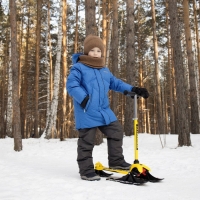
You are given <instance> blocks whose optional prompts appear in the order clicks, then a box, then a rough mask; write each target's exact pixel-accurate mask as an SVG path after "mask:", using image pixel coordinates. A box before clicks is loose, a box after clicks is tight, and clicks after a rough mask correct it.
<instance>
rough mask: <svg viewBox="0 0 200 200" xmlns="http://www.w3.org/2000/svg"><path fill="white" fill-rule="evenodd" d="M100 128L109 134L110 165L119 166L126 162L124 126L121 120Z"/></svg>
mask: <svg viewBox="0 0 200 200" xmlns="http://www.w3.org/2000/svg"><path fill="white" fill-rule="evenodd" d="M98 128H99V129H100V130H101V132H102V133H104V134H105V135H106V136H107V142H108V162H109V163H108V164H109V166H118V165H121V164H122V163H124V162H125V161H124V156H123V149H122V140H123V128H122V126H121V124H120V123H119V121H115V122H112V123H110V124H109V125H107V126H100V127H98Z"/></svg>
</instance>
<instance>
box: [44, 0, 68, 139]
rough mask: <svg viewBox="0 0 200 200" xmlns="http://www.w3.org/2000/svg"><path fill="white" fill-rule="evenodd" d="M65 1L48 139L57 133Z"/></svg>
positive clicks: (48, 125)
mask: <svg viewBox="0 0 200 200" xmlns="http://www.w3.org/2000/svg"><path fill="white" fill-rule="evenodd" d="M63 1H64V0H61V1H60V12H59V13H60V17H59V22H58V42H57V54H56V65H55V74H54V90H53V98H52V101H51V110H50V116H49V121H48V122H47V127H46V138H48V139H49V138H50V137H51V136H52V134H54V133H55V131H56V118H57V108H58V93H59V83H60V61H61V50H62V10H63Z"/></svg>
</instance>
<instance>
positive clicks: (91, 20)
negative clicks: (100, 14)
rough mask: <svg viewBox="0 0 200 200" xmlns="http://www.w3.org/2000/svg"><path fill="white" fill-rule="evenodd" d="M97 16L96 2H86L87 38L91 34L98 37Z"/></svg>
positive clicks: (89, 0) (90, 0) (92, 0)
mask: <svg viewBox="0 0 200 200" xmlns="http://www.w3.org/2000/svg"><path fill="white" fill-rule="evenodd" d="M95 16H96V14H95V1H94V0H85V22H86V25H85V26H86V36H87V35H89V34H93V35H97V25H96V17H95Z"/></svg>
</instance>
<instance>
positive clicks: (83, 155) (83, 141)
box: [77, 128, 96, 175]
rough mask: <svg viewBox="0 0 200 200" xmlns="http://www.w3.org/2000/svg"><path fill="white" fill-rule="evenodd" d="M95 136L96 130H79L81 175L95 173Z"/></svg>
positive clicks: (78, 159) (78, 160)
mask: <svg viewBox="0 0 200 200" xmlns="http://www.w3.org/2000/svg"><path fill="white" fill-rule="evenodd" d="M95 134H96V128H85V129H80V130H79V139H78V148H77V152H78V157H77V162H78V166H79V173H80V175H86V174H89V173H91V172H94V164H93V158H92V151H93V148H94V141H95Z"/></svg>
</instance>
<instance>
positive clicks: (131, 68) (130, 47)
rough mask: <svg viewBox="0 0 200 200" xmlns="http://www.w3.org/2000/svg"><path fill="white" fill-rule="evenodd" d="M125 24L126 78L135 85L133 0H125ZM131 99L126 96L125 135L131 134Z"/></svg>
mask: <svg viewBox="0 0 200 200" xmlns="http://www.w3.org/2000/svg"><path fill="white" fill-rule="evenodd" d="M126 10H127V24H126V34H127V35H126V40H127V42H126V56H127V57H126V61H127V63H126V80H127V82H128V83H129V84H131V85H133V86H134V85H135V80H136V78H135V48H134V46H135V39H134V38H135V35H134V34H135V25H134V1H132V0H127V5H126ZM132 118H133V99H131V98H128V97H127V98H126V107H125V122H124V131H125V135H127V136H130V135H133V121H132Z"/></svg>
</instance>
